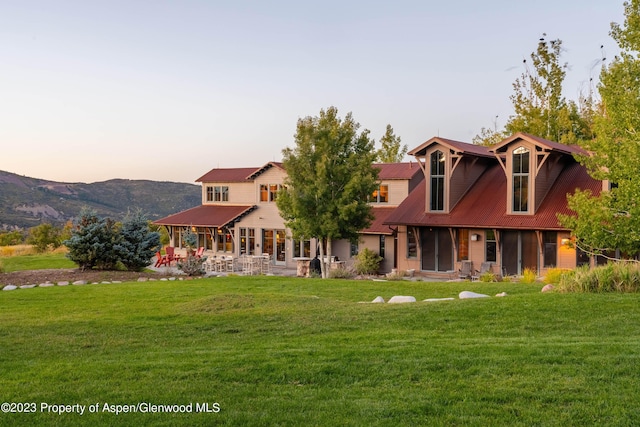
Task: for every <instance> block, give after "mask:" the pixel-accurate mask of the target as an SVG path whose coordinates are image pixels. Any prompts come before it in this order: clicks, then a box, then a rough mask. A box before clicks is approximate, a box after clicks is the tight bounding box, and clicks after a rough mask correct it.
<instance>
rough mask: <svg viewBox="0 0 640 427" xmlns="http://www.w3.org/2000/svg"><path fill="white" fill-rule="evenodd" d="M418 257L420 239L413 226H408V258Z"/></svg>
mask: <svg viewBox="0 0 640 427" xmlns="http://www.w3.org/2000/svg"><path fill="white" fill-rule="evenodd" d="M417 257H418V241H417V239H416V233H415V230H414V228H413V227H407V258H417Z"/></svg>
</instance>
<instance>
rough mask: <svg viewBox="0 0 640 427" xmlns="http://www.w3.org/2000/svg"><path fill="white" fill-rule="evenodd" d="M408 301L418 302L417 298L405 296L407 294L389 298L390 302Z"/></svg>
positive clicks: (401, 302)
mask: <svg viewBox="0 0 640 427" xmlns="http://www.w3.org/2000/svg"><path fill="white" fill-rule="evenodd" d="M406 302H416V298H415V297H412V296H405V295H394V296H392V297H391V299H390V300H389V304H403V303H406Z"/></svg>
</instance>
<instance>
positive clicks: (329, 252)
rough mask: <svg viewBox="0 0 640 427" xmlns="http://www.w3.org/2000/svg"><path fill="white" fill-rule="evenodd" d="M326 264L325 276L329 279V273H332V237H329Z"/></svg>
mask: <svg viewBox="0 0 640 427" xmlns="http://www.w3.org/2000/svg"><path fill="white" fill-rule="evenodd" d="M326 262H327V264H326V266H325V272H326V274H325V276H324V278H325V279H327V278H329V275H330V274H331V237H327V257H326Z"/></svg>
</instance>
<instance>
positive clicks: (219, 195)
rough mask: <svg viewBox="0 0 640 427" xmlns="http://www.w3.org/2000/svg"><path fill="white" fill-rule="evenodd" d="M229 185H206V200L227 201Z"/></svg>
mask: <svg viewBox="0 0 640 427" xmlns="http://www.w3.org/2000/svg"><path fill="white" fill-rule="evenodd" d="M228 201H229V187H227V186H224V187H222V186H219V185H217V186H215V187H207V202H228Z"/></svg>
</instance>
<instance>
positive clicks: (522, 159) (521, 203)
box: [513, 147, 529, 212]
mask: <svg viewBox="0 0 640 427" xmlns="http://www.w3.org/2000/svg"><path fill="white" fill-rule="evenodd" d="M528 201H529V150H527V149H526V148H524V147H518V148H516V149H515V150H513V211H514V212H528V210H529V206H528V205H529V204H528Z"/></svg>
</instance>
